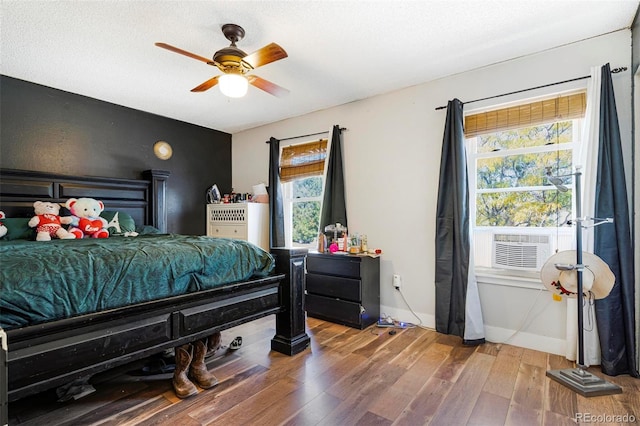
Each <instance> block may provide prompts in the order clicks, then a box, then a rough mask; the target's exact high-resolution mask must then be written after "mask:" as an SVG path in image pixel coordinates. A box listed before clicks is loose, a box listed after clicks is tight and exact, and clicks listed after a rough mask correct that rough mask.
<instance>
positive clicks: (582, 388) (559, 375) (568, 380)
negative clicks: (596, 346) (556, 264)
mask: <svg viewBox="0 0 640 426" xmlns="http://www.w3.org/2000/svg"><path fill="white" fill-rule="evenodd" d="M574 176H575V190H576V216H577V218H576V265H575V269H576V274H577V275H576V281H577V287H578V288H577V296H576V302H577V304H578V362H577V367H576V368H566V369H562V370H548V371H547V377H549V378H551V379H553V380H555V381H557V382H559V383H561V384H563V385H565V386H567V387H568V388H570V389H572V390H573V391H575V392H577V393H579V394H580V395H582V396H587V397H589V396H600V395H612V394H616V393H622V389H621V388H620V387H619V386H617V385H614V384H613V383H609V382H607V381H606V380H604V379H601V378H600V377H598V376H596V375H593V374H591V373H589V372H588V371H587V370H586V369H585V368H586V366H585V363H584V310H583V306H582V305H583V303H584V294H583V288H582V278H583V277H582V273H583V271H584V265H583V264H582V228H583V225H582V222H583V220H584V219H583V217H582V198H581V190H582V188H581V186H580V178H581V176H582V173H581V172H580V166H576V172H575V173H574ZM569 344H571V342H569Z"/></svg>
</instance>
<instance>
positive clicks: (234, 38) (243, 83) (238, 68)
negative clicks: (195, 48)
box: [156, 24, 289, 97]
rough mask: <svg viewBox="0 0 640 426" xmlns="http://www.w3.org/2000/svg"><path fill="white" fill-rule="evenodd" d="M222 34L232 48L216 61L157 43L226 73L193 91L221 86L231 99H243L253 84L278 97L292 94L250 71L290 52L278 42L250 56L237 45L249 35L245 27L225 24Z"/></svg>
mask: <svg viewBox="0 0 640 426" xmlns="http://www.w3.org/2000/svg"><path fill="white" fill-rule="evenodd" d="M222 33H223V34H224V36H225V37H226V38H227V40H229V41H230V42H231V45H230V46H229V47H225V48H222V49H220V50H218V51H217V52H216V53H215V54H214V55H213V59H207V58H205V57H203V56H200V55H196V54H195V53H191V52H187V51H186V50H182V49H179V48H177V47H174V46H171V45H169V44H166V43H156V46H158V47H162V48H163V49H167V50H170V51H172V52H175V53H179V54H181V55H185V56H188V57H190V58H193V59H197V60H199V61H202V62H204V63H206V64H207V65H215V66H216V67H218V69H220V71H222V72H223V74H222V75H217V76H215V77H213V78H211V79H209V80H207V81H205V82H204V83H202V84H200V85H199V86H196V87H194V88H193V89H191V91H192V92H204V91H205V90H209V89H210V88H212V87H213V86H215V85H217V84H220V91H222V92H223V93H224V94H225V95H227V96H229V97H242V96H244V95H245V93H246V92H247V86H248V84H251V85H252V86H254V87H257V88H258V89H261V90H264V91H265V92H267V93H270V94H272V95H274V96H284V95H286V94H288V93H289V91H288V90H287V89H285V88H284V87H281V86H278V85H277V84H275V83H272V82H270V81H268V80H265V79H264V78H261V77H258V76H257V75H255V74H249V72H250V71H252V70H254V69H256V68H258V67H261V66H263V65H266V64H270V63H271V62H275V61H278V60H280V59H284V58H286V57H287V52H285V51H284V49H283V48H282V47H280V46H279V45H278V44H276V43H270V44H268V45H266V46H264V47H263V48H261V49H258V50H256V51H255V52H253V53H250V54H248V55H247V54H246V53H245V52H243V51H242V50H240V49H239V48H238V47H237V46H236V43H237V42H238V41H240V40H242V38H243V37H244V34H245V33H244V29H243V28H242V27H241V26H239V25H236V24H225V25H223V26H222Z"/></svg>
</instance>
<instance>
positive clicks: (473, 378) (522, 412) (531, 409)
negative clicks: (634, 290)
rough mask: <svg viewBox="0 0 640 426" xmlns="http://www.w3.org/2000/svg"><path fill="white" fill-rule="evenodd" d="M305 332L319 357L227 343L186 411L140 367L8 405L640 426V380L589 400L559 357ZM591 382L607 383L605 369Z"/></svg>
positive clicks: (25, 411) (166, 380) (331, 329)
mask: <svg viewBox="0 0 640 426" xmlns="http://www.w3.org/2000/svg"><path fill="white" fill-rule="evenodd" d="M307 328H308V331H307V332H308V334H309V336H310V337H311V348H310V349H307V350H306V351H304V352H303V353H301V354H299V355H296V356H293V357H288V356H285V355H281V354H279V353H275V352H271V351H270V350H269V348H270V340H271V338H272V337H273V335H274V334H275V321H274V318H273V317H267V318H264V319H261V320H258V321H254V322H252V323H249V324H245V325H242V326H240V327H237V328H234V329H230V330H227V331H225V332H223V333H222V342H223V344H228V343H229V342H230V341H231V340H232V339H233V338H234V337H235V336H242V337H243V345H242V347H241V348H240V349H239V350H237V351H226V350H221V351H219V353H218V354H216V355H215V356H214V357H212V358H210V359H209V361H208V366H209V369H210V370H212V371H213V372H214V373H215V375H216V376H217V378H218V380H219V381H220V383H219V384H218V385H217V386H216V387H214V388H212V389H209V390H206V391H201V392H200V393H199V394H198V395H195V396H193V397H191V398H188V399H185V400H180V399H178V398H176V397H175V395H174V393H173V390H172V388H171V377H172V375H171V373H165V374H159V375H155V376H134V375H129V374H127V372H128V371H131V370H132V369H136V368H140V366H141V365H142V364H140V363H138V364H135V365H128V366H123V367H121V368H118V369H115V370H113V371H110V372H107V373H104V374H101V375H96V376H94V377H93V378H92V380H91V383H92V384H93V386H94V387H95V389H96V391H95V392H93V393H91V394H89V395H87V396H85V397H83V398H80V399H78V400H75V401H72V402H66V403H59V402H56V399H57V397H56V395H55V392H54V391H50V392H45V393H42V394H39V395H35V396H32V397H28V398H25V399H23V400H20V401H16V402H14V403H12V404H10V405H9V424H10V425H18V424H19V425H98V424H99V425H165V424H166V425H186V426H189V425H216V424H221V425H222V424H224V425H244V424H246V425H305V426H306V425H330V426H335V425H412V426H413V425H422V424H434V425H503V424H507V425H570V424H575V423H576V422H575V421H574V419H575V418H576V416H582V419H583V420H588V419H591V420H592V421H593V420H600V421H599V423H606V424H633V423H638V422H639V421H640V420H639V418H640V392H639V391H640V389H639V388H640V380H638V379H634V378H631V377H629V376H620V377H606V380H607V381H609V382H612V383H615V384H617V385H619V386H621V387H622V388H623V393H622V394H618V395H609V396H600V397H591V398H585V397H582V396H580V395H578V394H576V393H575V392H573V391H571V390H569V389H568V388H566V387H565V386H563V385H561V384H559V383H556V382H554V381H552V380H550V379H549V378H547V377H546V376H545V373H546V371H547V369H557V368H570V367H572V365H571V364H570V363H569V362H568V361H567V360H566V359H564V358H563V357H560V356H556V355H550V354H546V353H543V352H537V351H533V350H528V349H522V348H517V347H514V346H508V345H496V344H491V343H487V344H485V345H482V346H479V347H465V346H462V344H461V340H460V339H459V338H457V337H453V336H446V335H441V334H438V333H436V332H435V331H431V330H425V329H421V328H412V329H402V330H397V333H396V334H395V335H390V334H389V329H379V328H376V327H370V328H368V329H366V330H362V331H360V330H356V329H353V328H349V327H343V326H341V325H337V324H333V323H330V322H325V321H320V320H317V319H313V318H309V319H308V320H307ZM591 371H592V372H593V373H594V374H596V375H599V376H602V374H601V373H600V372H599V369H598V368H594V369H592V370H591ZM625 415H626V416H627V417H626V418H625V417H624V416H625ZM596 416H602V417H600V418H598V417H596ZM604 416H606V417H604ZM629 416H632V417H631V418H630V417H629ZM625 420H627V422H626V423H625ZM629 420H632V421H629ZM579 423H582V422H579ZM587 423H588V421H587Z"/></svg>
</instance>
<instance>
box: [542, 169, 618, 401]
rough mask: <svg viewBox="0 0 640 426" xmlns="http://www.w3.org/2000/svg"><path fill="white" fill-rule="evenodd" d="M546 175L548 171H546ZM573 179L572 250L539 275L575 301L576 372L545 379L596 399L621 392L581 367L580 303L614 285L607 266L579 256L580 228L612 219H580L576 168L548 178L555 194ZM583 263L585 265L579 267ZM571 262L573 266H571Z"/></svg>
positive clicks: (566, 371)
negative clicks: (563, 178) (573, 232)
mask: <svg viewBox="0 0 640 426" xmlns="http://www.w3.org/2000/svg"><path fill="white" fill-rule="evenodd" d="M547 175H550V170H548V171H547ZM568 176H574V177H575V191H576V216H577V218H576V220H575V222H576V250H575V251H574V250H567V251H561V252H559V253H556V254H554V255H553V256H551V257H550V258H549V260H547V262H546V263H545V265H544V266H543V267H542V269H541V271H540V275H541V278H542V282H543V284H544V285H545V286H546V287H547V289H549V290H550V291H551V292H553V293H555V294H558V295H561V296H566V297H569V298H573V297H575V299H576V301H577V304H578V360H577V367H576V368H566V369H561V370H548V371H547V377H549V378H551V379H553V380H555V381H557V382H559V383H561V384H563V385H565V386H567V387H568V388H570V389H572V390H573V391H575V392H577V393H579V394H580V395H582V396H586V397H590V396H600V395H611V394H616V393H622V389H621V388H620V387H619V386H617V385H615V384H612V383H609V382H607V381H606V380H604V379H601V378H600V377H598V376H595V375H594V374H591V373H590V372H588V371H587V370H586V366H585V363H584V329H583V326H584V312H583V307H582V304H583V300H584V294H585V291H586V292H588V293H589V295H590V296H593V297H594V298H595V299H602V298H605V297H607V295H608V294H609V293H610V292H611V289H612V288H613V284H614V283H615V275H614V274H613V272H611V269H610V268H609V266H608V265H607V264H606V263H605V262H604V261H603V260H602V259H601V258H600V257H598V256H596V255H594V254H591V253H587V252H585V253H582V230H583V228H587V227H593V226H598V225H601V224H604V223H612V222H613V219H610V218H607V219H598V218H583V217H582V208H581V203H582V200H581V194H580V191H581V187H580V178H581V176H582V173H581V172H580V167H579V166H577V167H576V172H575V173H572V174H570V175H565V176H555V177H549V178H548V179H549V181H550V182H551V183H552V184H553V185H555V186H556V188H558V190H559V191H562V192H565V191H567V190H568V189H567V187H566V186H564V185H563V184H562V181H561V179H559V178H561V177H568ZM585 220H589V221H593V223H592V224H590V225H583V222H584V221H585ZM585 260H586V262H585V263H583V262H584V261H585ZM574 262H575V263H574Z"/></svg>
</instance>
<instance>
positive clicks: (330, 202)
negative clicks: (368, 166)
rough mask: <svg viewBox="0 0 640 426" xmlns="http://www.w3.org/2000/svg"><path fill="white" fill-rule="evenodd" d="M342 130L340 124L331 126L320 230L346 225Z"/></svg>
mask: <svg viewBox="0 0 640 426" xmlns="http://www.w3.org/2000/svg"><path fill="white" fill-rule="evenodd" d="M341 139H342V132H341V131H340V126H338V125H335V126H333V129H332V132H331V143H330V148H329V161H328V162H327V175H326V178H325V184H324V194H323V196H322V210H321V213H320V232H324V227H325V226H327V225H330V224H334V223H340V224H342V225H343V226H345V227H347V228H348V226H347V204H346V201H345V193H344V172H343V166H342V141H341Z"/></svg>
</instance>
